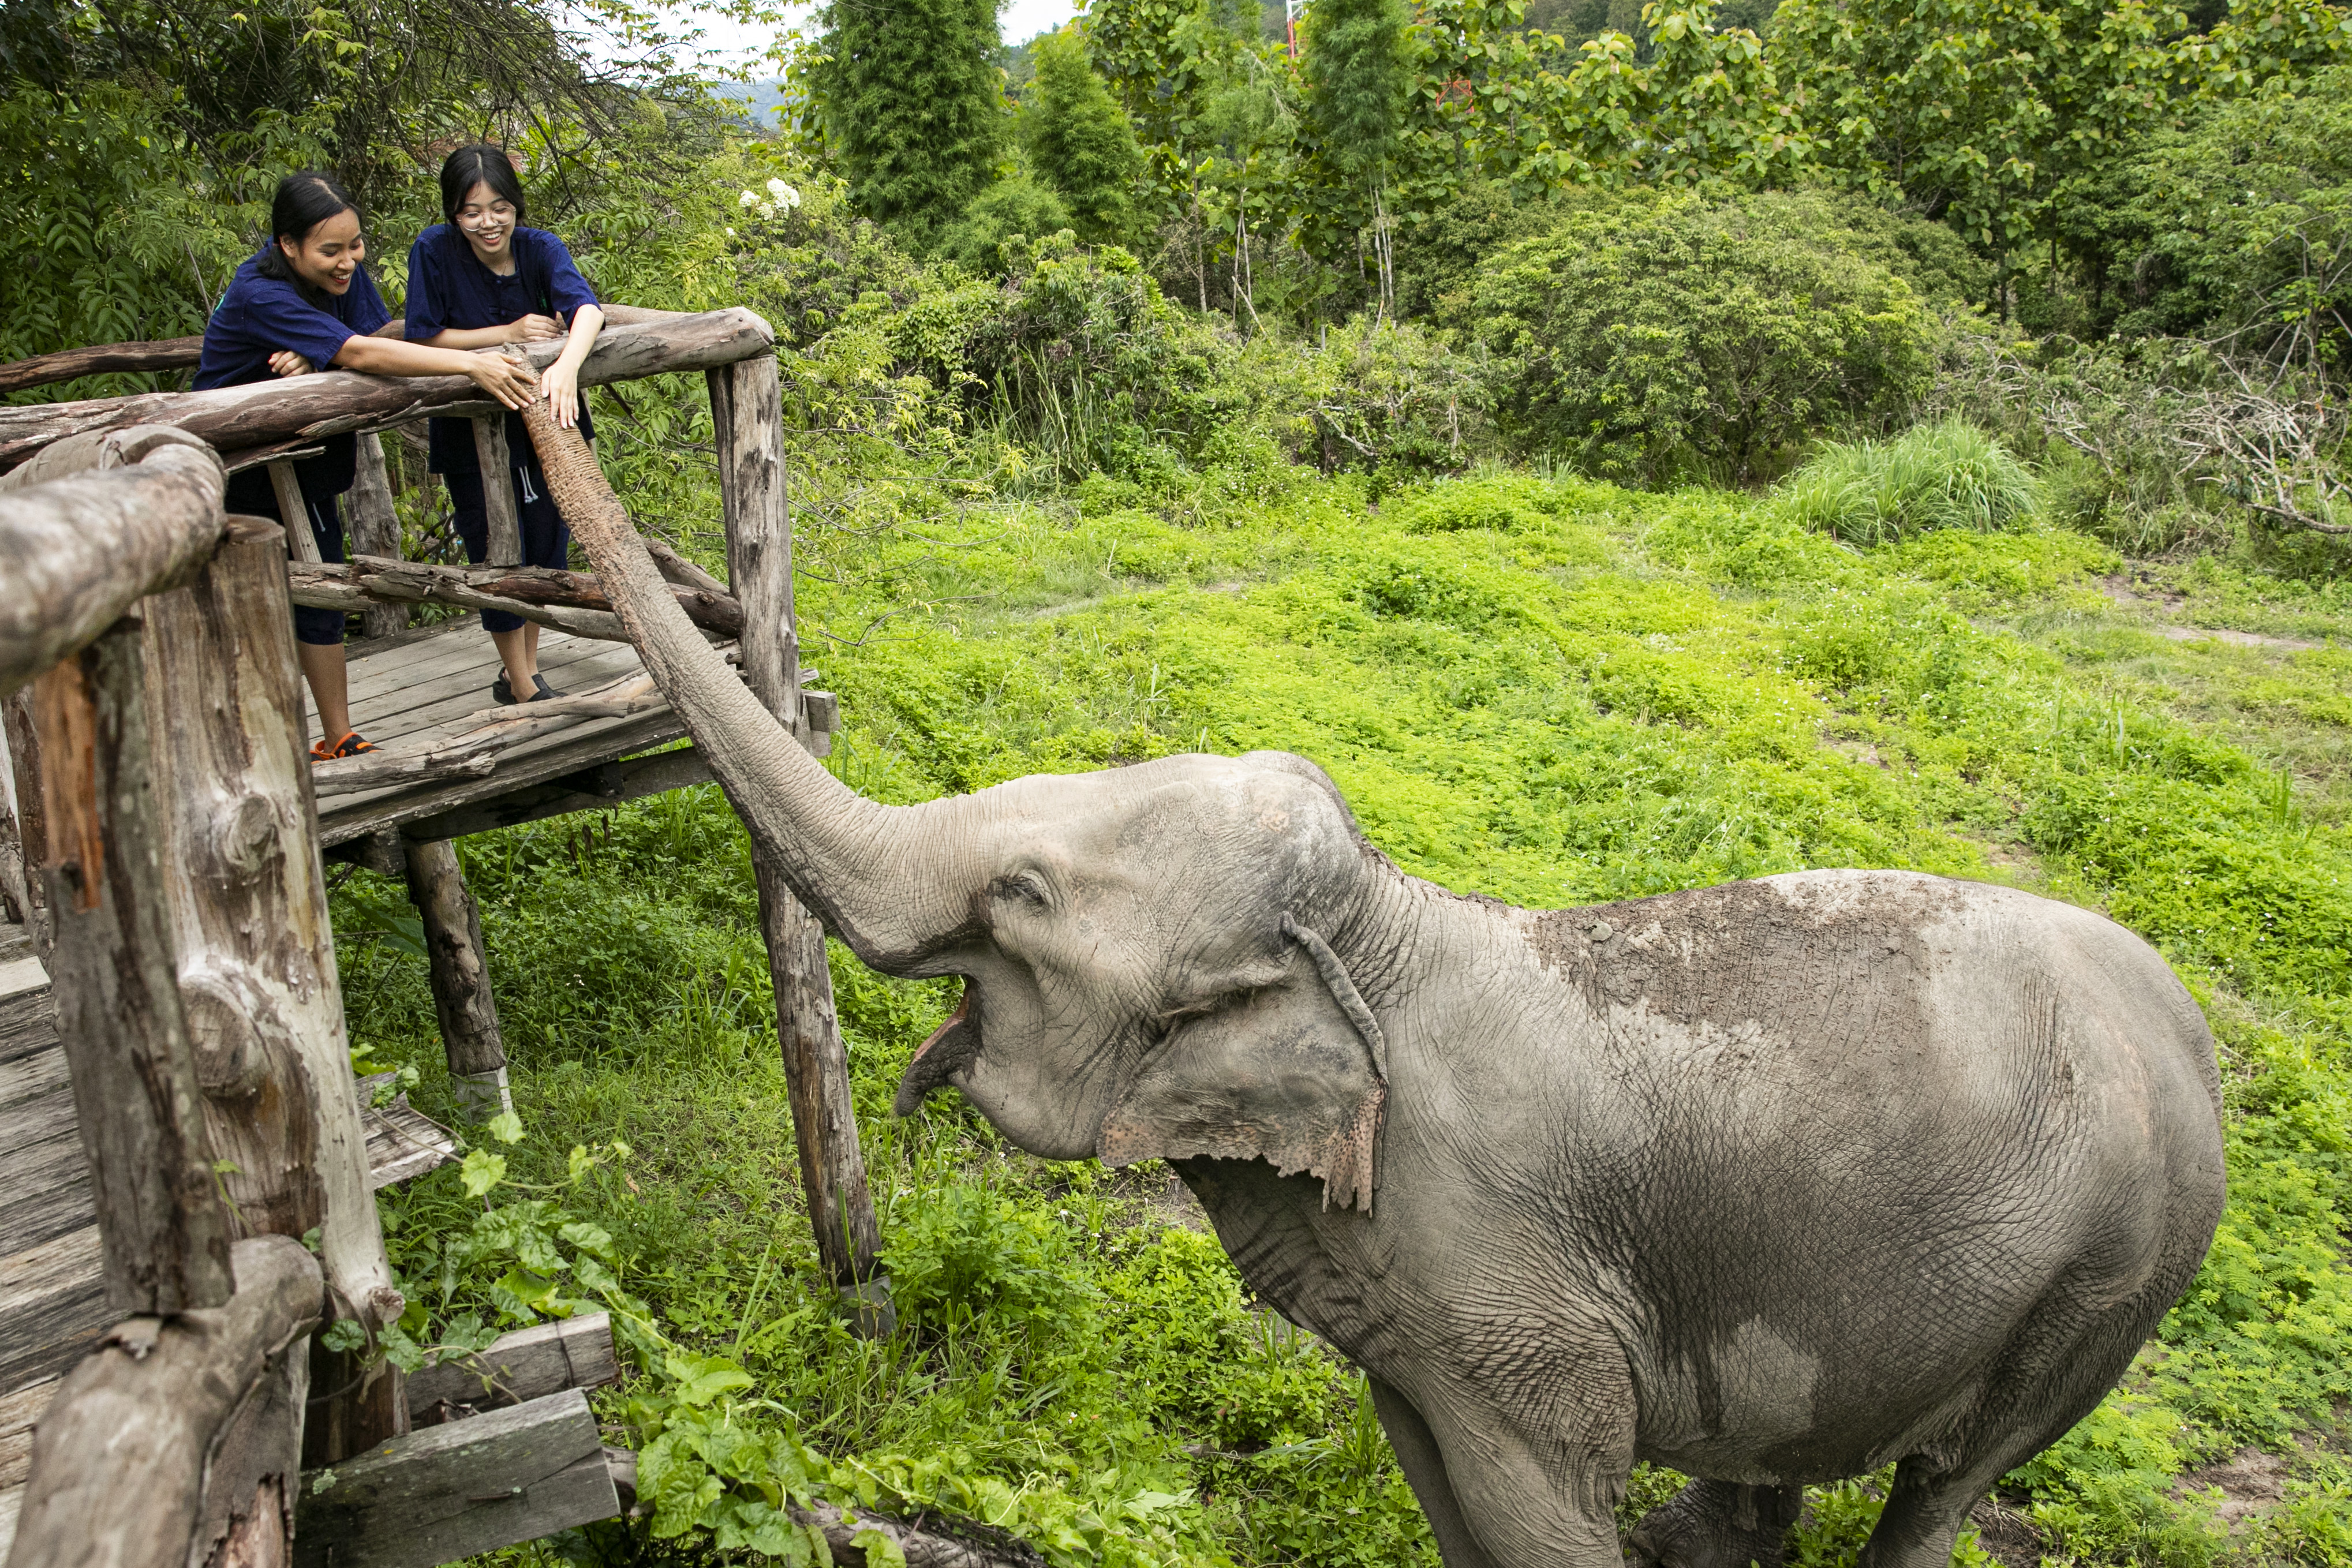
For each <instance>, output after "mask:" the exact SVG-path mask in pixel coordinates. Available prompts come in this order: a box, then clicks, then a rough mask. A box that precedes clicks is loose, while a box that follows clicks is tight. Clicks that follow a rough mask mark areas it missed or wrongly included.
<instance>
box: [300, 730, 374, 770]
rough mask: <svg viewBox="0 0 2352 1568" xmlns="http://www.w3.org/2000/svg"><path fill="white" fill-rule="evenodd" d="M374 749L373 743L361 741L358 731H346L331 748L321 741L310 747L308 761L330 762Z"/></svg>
mask: <svg viewBox="0 0 2352 1568" xmlns="http://www.w3.org/2000/svg"><path fill="white" fill-rule="evenodd" d="M374 749H375V745H374V743H373V742H372V741H366V740H362V739H361V738H360V732H359V731H358V730H356V729H353V730H347V731H345V732H344V734H343V738H342V739H341V740H339V741H337V742H335V744H334V745H332V746H329V745H328V744H327V743H326V742H325V741H323V740H322V741H320V742H319V743H318V744H317V745H316V746H313V747H310V760H311V761H313V762H332V761H335V760H336V759H338V758H344V757H357V756H359V755H360V754H361V753H362V752H366V751H373V750H374Z"/></svg>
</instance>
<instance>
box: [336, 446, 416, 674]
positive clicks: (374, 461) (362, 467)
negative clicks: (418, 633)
mask: <svg viewBox="0 0 2352 1568" xmlns="http://www.w3.org/2000/svg"><path fill="white" fill-rule="evenodd" d="M359 444H360V461H359V476H358V478H357V479H355V480H354V481H353V482H352V517H351V528H352V538H351V550H350V554H351V555H352V557H354V558H357V557H359V556H363V555H373V556H388V557H391V558H393V559H398V558H399V555H400V515H399V514H398V513H397V512H395V511H394V510H393V507H392V480H391V478H390V477H389V476H387V475H386V474H385V472H384V466H383V438H382V437H380V436H378V435H377V434H376V433H375V432H374V431H373V430H371V431H367V432H365V433H364V434H362V435H361V436H360V437H359ZM362 624H363V625H364V627H365V629H366V633H367V635H369V636H371V637H389V636H392V635H393V634H394V632H404V631H406V630H407V629H408V606H407V605H405V604H386V603H383V602H380V601H372V602H370V603H369V605H368V607H367V612H366V619H365V620H364V622H362Z"/></svg>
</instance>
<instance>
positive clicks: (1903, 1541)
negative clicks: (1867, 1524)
mask: <svg viewBox="0 0 2352 1568" xmlns="http://www.w3.org/2000/svg"><path fill="white" fill-rule="evenodd" d="M2200 1256H2201V1253H2200ZM2196 1261H2197V1260H2196V1259H2195V1258H2189V1260H2188V1262H2187V1265H2186V1267H2185V1268H2184V1267H2182V1266H2181V1265H2180V1264H2179V1263H2175V1264H2174V1265H2173V1267H2172V1268H2171V1269H2170V1270H2169V1271H2168V1273H2166V1274H2164V1275H2161V1276H2160V1277H2159V1278H2158V1280H2157V1281H2154V1282H2153V1283H2151V1284H2149V1285H2148V1286H2147V1287H2146V1288H2145V1289H2143V1290H2142V1291H2140V1293H2139V1294H2138V1295H2137V1297H2136V1298H2134V1299H2132V1300H2130V1301H2125V1302H2123V1303H2122V1304H2120V1305H2109V1304H2106V1303H2104V1302H2101V1303H2098V1304H2096V1305H2094V1304H2092V1301H2095V1300H2096V1298H2095V1296H2094V1295H2093V1291H2092V1290H2091V1289H2082V1288H2076V1287H2074V1286H2071V1285H2070V1286H2063V1287H2061V1288H2060V1289H2058V1290H2055V1291H2052V1292H2051V1293H2050V1295H2049V1296H2047V1297H2046V1298H2044V1301H2043V1303H2042V1309H2041V1310H2040V1311H2039V1312H2036V1313H2035V1314H2034V1315H2033V1317H2032V1319H2031V1320H2030V1321H2029V1323H2028V1325H2027V1327H2026V1329H2025V1331H2024V1332H2023V1333H2020V1334H2019V1335H2018V1336H2017V1338H2016V1339H2015V1340H2014V1341H2012V1343H2011V1346H2010V1353H2009V1356H2008V1363H2009V1364H2008V1366H2007V1368H2006V1369H2005V1371H2004V1373H2003V1375H2000V1377H1998V1378H1996V1379H1995V1381H1994V1382H1993V1383H1992V1384H1991V1385H1990V1386H1989V1387H1988V1388H1987V1389H1986V1390H1985V1394H1984V1396H1983V1398H1982V1399H1981V1400H1980V1401H1979V1405H1978V1408H1977V1415H1976V1417H1975V1418H1974V1419H1973V1420H1972V1421H1970V1422H1969V1424H1968V1426H1967V1427H1966V1429H1965V1432H1964V1434H1963V1436H1962V1437H1960V1439H1959V1440H1958V1442H1957V1443H1954V1444H1952V1445H1949V1446H1948V1447H1941V1451H1930V1452H1928V1453H1920V1454H1911V1455H1907V1456H1906V1457H1905V1458H1903V1460H1902V1461H1901V1462H1900V1463H1899V1464H1897V1465H1896V1466H1895V1486H1894V1490H1893V1491H1892V1492H1891V1493H1890V1494H1889V1495H1888V1497H1887V1500H1886V1507H1885V1510H1884V1511H1881V1512H1880V1514H1879V1516H1878V1524H1877V1527H1876V1528H1875V1529H1874V1530H1873V1531H1871V1532H1870V1540H1869V1542H1867V1543H1866V1544H1865V1545H1864V1547H1863V1549H1862V1563H1861V1568H1948V1564H1949V1563H1950V1562H1951V1557H1952V1542H1954V1541H1955V1540H1956V1539H1958V1536H1959V1532H1960V1527H1961V1526H1962V1525H1964V1524H1966V1523H1967V1522H1968V1518H1969V1511H1970V1510H1971V1509H1973V1508H1975V1507H1976V1505H1977V1504H1978V1502H1979V1501H1980V1500H1982V1499H1983V1497H1984V1495H1985V1494H1986V1493H1987V1492H1989V1491H1990V1490H1992V1488H1993V1484H1994V1483H1995V1482H1997V1481H1998V1480H2000V1478H2001V1477H2003V1476H2005V1475H2007V1474H2008V1473H2009V1472H2010V1471H2011V1470H2013V1469H2016V1468H2017V1467H2018V1466H2020V1465H2021V1464H2023V1463H2024V1462H2025V1461H2026V1460H2027V1459H2030V1458H2032V1457H2033V1456H2034V1455H2035V1454H2038V1453H2040V1452H2041V1451H2042V1449H2043V1448H2048V1447H2049V1446H2050V1445H2051V1444H2053V1443H2054V1442H2056V1441H2057V1440H2058V1439H2059V1438H2061V1437H2064V1436H2065V1435H2066V1434H2067V1433H2068V1432H2069V1431H2072V1430H2073V1429H2074V1424H2075V1423H2076V1422H2078V1421H2080V1420H2082V1419H2083V1417H2084V1416H2088V1415H2089V1414H2090V1413H2091V1412H2092V1411H2093V1410H2094V1409H2095V1408H2097V1406H2098V1403H2099V1401H2100V1400H2101V1399H2103V1398H2105V1396H2106V1392H2107V1390H2108V1389H2109V1388H2112V1387H2113V1386H2115V1384H2116V1379H2118V1378H2120V1377H2121V1376H2122V1375H2124V1371H2125V1369H2126V1367H2128V1366H2130V1365H2131V1360H2132V1357H2133V1356H2134V1355H2135V1354H2138V1351H2139V1347H2140V1345H2141V1344H2142V1343H2145V1342H2146V1341H2147V1336H2148V1334H2149V1333H2151V1332H2152V1331H2153V1330H2154V1329H2155V1327H2156V1325H2157V1323H2158V1322H2159V1321H2160V1320H2161V1319H2162V1318H2163V1316H2164V1312H2165V1310H2166V1309H2167V1308H2168V1307H2169V1306H2170V1305H2171V1304H2172V1300H2173V1298H2174V1297H2175V1296H2176V1295H2178V1294H2179V1292H2180V1291H2181V1289H2182V1288H2184V1287H2185V1286H2186V1284H2187V1282H2188V1278H2189V1274H2190V1273H2191V1272H2193V1270H2194V1269H2195V1265H2196ZM2173 1275H2179V1278H2178V1279H2177V1280H2176V1279H2174V1278H2173V1277H2172V1276H2173ZM2086 1298H2089V1300H2086Z"/></svg>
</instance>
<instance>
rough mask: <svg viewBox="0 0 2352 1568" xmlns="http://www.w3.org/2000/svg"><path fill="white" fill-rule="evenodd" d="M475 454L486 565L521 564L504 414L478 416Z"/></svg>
mask: <svg viewBox="0 0 2352 1568" xmlns="http://www.w3.org/2000/svg"><path fill="white" fill-rule="evenodd" d="M474 455H475V456H476V457H477V458H478V459H479V460H480V462H481V465H482V513H483V516H484V517H486V518H487V519H488V524H489V536H490V553H489V554H488V556H487V557H485V558H484V560H483V564H484V565H486V566H520V565H521V564H522V520H521V518H520V517H517V516H516V515H515V493H514V456H513V454H511V453H509V451H508V450H507V416H506V415H505V414H504V413H494V414H491V413H486V414H480V415H478V416H477V417H476V418H475V420H474Z"/></svg>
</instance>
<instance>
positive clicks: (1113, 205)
mask: <svg viewBox="0 0 2352 1568" xmlns="http://www.w3.org/2000/svg"><path fill="white" fill-rule="evenodd" d="M1035 59H1036V68H1037V80H1036V87H1035V88H1034V90H1033V92H1032V93H1031V96H1030V99H1029V106H1028V108H1026V109H1025V110H1024V112H1023V115H1022V121H1023V132H1024V139H1025V140H1026V141H1027V142H1028V148H1029V162H1030V165H1031V166H1032V167H1033V168H1034V169H1035V170H1036V171H1037V172H1038V174H1039V175H1040V176H1041V177H1043V178H1044V180H1045V183H1048V184H1050V185H1052V186H1053V187H1054V189H1055V190H1056V191H1058V192H1060V193H1061V196H1062V200H1063V202H1064V203H1065V204H1066V205H1067V206H1068V208H1069V211H1070V217H1071V219H1072V221H1073V223H1074V224H1075V225H1076V228H1077V231H1078V237H1079V238H1080V239H1082V240H1085V241H1086V242H1087V244H1089V245H1127V244H1130V243H1132V240H1133V235H1134V229H1135V219H1136V205H1135V194H1136V182H1137V181H1138V180H1139V179H1140V178H1141V177H1142V174H1143V149H1142V148H1141V147H1140V146H1139V145H1138V144H1137V142H1136V140H1135V126H1134V124H1133V123H1132V122H1131V121H1130V120H1129V119H1128V118H1127V111H1126V110H1123V109H1121V108H1120V107H1119V106H1118V100H1117V99H1114V98H1112V97H1111V95H1110V89H1109V88H1108V86H1107V85H1105V84H1104V82H1103V79H1102V78H1100V77H1098V76H1097V75H1095V70H1094V66H1093V64H1092V62H1091V61H1089V60H1088V59H1087V46H1086V40H1085V39H1083V38H1082V37H1079V36H1078V32H1077V29H1076V27H1075V26H1071V27H1065V28H1064V29H1062V30H1061V31H1060V32H1058V33H1054V34H1051V35H1049V36H1048V37H1045V38H1041V39H1040V40H1038V42H1037V46H1036V49H1035Z"/></svg>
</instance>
